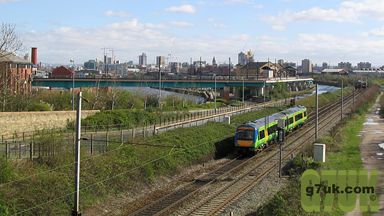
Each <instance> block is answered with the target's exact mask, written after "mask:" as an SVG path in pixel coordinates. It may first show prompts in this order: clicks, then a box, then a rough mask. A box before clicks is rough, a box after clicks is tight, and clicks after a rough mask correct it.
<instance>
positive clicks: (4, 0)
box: [0, 0, 19, 4]
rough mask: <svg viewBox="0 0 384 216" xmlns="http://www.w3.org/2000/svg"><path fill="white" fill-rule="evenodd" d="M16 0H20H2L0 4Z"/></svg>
mask: <svg viewBox="0 0 384 216" xmlns="http://www.w3.org/2000/svg"><path fill="white" fill-rule="evenodd" d="M16 1H19V0H0V4H1V3H9V2H16Z"/></svg>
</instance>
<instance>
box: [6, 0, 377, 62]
mask: <svg viewBox="0 0 384 216" xmlns="http://www.w3.org/2000/svg"><path fill="white" fill-rule="evenodd" d="M383 14H384V2H382V1H379V0H344V1H334V0H325V1H321V2H318V1H312V0H311V1H303V0H275V1H256V0H224V1H218V0H212V1H207V0H200V1H177V0H170V1H166V2H158V1H155V2H152V1H136V0H130V1H122V0H113V1H109V2H97V3H95V2H92V1H88V0H84V1H72V0H69V1H65V2H50V1H44V0H0V18H1V20H2V22H6V23H10V24H15V25H16V29H17V31H18V33H19V35H20V37H21V39H22V41H23V43H24V47H25V50H23V51H22V52H20V53H19V54H20V55H21V56H22V55H24V54H25V53H28V52H29V49H30V47H38V49H39V61H41V62H43V63H52V64H55V63H57V64H68V63H69V60H70V59H73V60H74V61H75V62H76V63H81V62H85V61H88V60H89V59H95V58H98V59H100V60H101V59H102V56H103V50H102V48H103V47H109V48H113V49H114V50H115V51H114V55H115V56H116V58H117V59H118V60H120V62H128V61H130V60H133V61H134V62H138V59H139V58H138V56H139V55H140V54H141V53H143V52H144V53H146V54H147V56H148V64H152V63H154V62H155V58H156V56H166V57H168V58H169V59H168V60H169V61H177V62H189V59H190V58H193V60H197V59H199V58H200V56H201V57H202V59H206V60H209V61H210V60H211V59H212V57H213V56H214V57H216V60H217V61H218V63H225V62H227V61H228V57H231V59H232V63H237V55H238V53H239V52H241V51H243V52H245V51H248V50H251V51H252V52H253V53H254V59H255V61H265V60H267V59H268V58H270V60H271V61H274V59H284V60H287V61H292V62H295V63H301V60H303V59H310V60H311V61H312V62H313V63H317V64H318V65H320V64H321V63H322V62H327V63H328V64H330V65H336V64H337V63H338V62H346V61H348V62H351V63H352V64H353V65H356V64H357V63H359V62H366V61H368V62H371V63H372V66H382V65H383V63H382V62H381V59H383V57H384V53H383V52H382V51H381V50H383V48H384V25H383V21H384V15H383ZM109 55H111V54H109Z"/></svg>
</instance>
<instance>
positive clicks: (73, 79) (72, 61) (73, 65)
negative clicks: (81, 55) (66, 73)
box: [69, 59, 75, 111]
mask: <svg viewBox="0 0 384 216" xmlns="http://www.w3.org/2000/svg"><path fill="white" fill-rule="evenodd" d="M69 62H71V63H72V67H73V71H72V111H73V110H75V61H74V60H73V59H71V60H69Z"/></svg>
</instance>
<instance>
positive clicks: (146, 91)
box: [122, 85, 340, 103]
mask: <svg viewBox="0 0 384 216" xmlns="http://www.w3.org/2000/svg"><path fill="white" fill-rule="evenodd" d="M122 89H124V90H127V91H129V92H132V93H137V94H140V95H147V96H149V95H151V96H153V95H154V96H158V95H159V90H158V89H154V88H150V87H123V88H122ZM339 89H340V88H339V87H334V86H328V85H319V91H318V94H323V93H326V92H334V91H336V90H339ZM313 94H315V91H313V92H312V94H308V95H304V96H298V97H297V98H303V97H307V96H310V95H313ZM170 95H173V96H176V97H179V98H181V99H186V100H190V101H193V102H195V103H204V102H205V99H204V98H203V97H200V96H195V95H189V94H181V93H176V92H172V91H164V90H161V96H162V98H163V97H167V96H170Z"/></svg>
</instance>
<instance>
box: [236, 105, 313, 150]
mask: <svg viewBox="0 0 384 216" xmlns="http://www.w3.org/2000/svg"><path fill="white" fill-rule="evenodd" d="M279 119H282V120H284V122H285V127H284V130H285V132H286V133H287V132H290V131H292V130H293V129H295V128H298V127H300V126H302V125H303V124H304V123H305V121H306V120H307V108H306V107H304V106H294V107H291V108H289V109H286V110H284V111H281V112H278V113H274V114H272V115H270V116H267V117H264V118H261V119H257V120H256V121H251V122H247V123H245V124H242V125H240V126H239V127H237V129H236V135H235V146H236V148H237V149H238V150H240V151H242V152H250V151H252V152H255V151H258V150H260V149H262V148H263V147H265V146H266V145H267V144H268V143H271V142H275V141H276V140H277V136H278V130H277V129H278V128H277V123H278V120H279Z"/></svg>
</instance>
